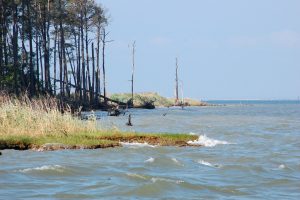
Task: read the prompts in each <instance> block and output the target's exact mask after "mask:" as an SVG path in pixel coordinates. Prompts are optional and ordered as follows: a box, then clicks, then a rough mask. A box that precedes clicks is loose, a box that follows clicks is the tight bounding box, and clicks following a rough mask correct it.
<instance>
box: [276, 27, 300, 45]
mask: <svg viewBox="0 0 300 200" xmlns="http://www.w3.org/2000/svg"><path fill="white" fill-rule="evenodd" d="M271 42H272V43H273V44H275V45H278V46H282V47H300V33H299V32H296V31H291V30H285V31H278V32H274V33H272V34H271Z"/></svg>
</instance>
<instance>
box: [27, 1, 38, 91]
mask: <svg viewBox="0 0 300 200" xmlns="http://www.w3.org/2000/svg"><path fill="white" fill-rule="evenodd" d="M30 11H31V7H30V3H29V0H27V18H28V19H27V20H28V26H29V27H28V36H29V54H30V56H29V73H30V81H29V82H30V86H29V88H30V95H31V96H34V95H36V88H35V85H36V81H35V74H34V67H33V45H32V23H31V14H30Z"/></svg>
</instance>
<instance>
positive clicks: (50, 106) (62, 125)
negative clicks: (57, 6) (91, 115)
mask: <svg viewBox="0 0 300 200" xmlns="http://www.w3.org/2000/svg"><path fill="white" fill-rule="evenodd" d="M93 131H96V124H95V121H88V122H83V121H81V120H80V119H77V118H76V117H73V116H72V113H71V110H70V109H68V108H67V109H65V110H64V114H62V113H61V111H60V109H59V102H58V101H57V99H55V98H52V97H43V98H39V99H30V98H28V96H27V95H23V96H22V97H20V98H16V97H14V96H10V95H7V94H6V93H4V92H1V93H0V136H2V137H3V136H8V135H9V136H13V135H15V136H18V135H26V136H42V135H49V134H50V135H57V136H59V135H68V134H72V133H75V132H93Z"/></svg>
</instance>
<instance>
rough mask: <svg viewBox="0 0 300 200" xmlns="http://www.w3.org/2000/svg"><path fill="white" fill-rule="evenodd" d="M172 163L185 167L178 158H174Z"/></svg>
mask: <svg viewBox="0 0 300 200" xmlns="http://www.w3.org/2000/svg"><path fill="white" fill-rule="evenodd" d="M172 161H173V162H174V163H176V164H178V165H181V166H184V165H183V164H182V163H180V162H179V161H178V160H177V159H176V158H172Z"/></svg>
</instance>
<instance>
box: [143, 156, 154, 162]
mask: <svg viewBox="0 0 300 200" xmlns="http://www.w3.org/2000/svg"><path fill="white" fill-rule="evenodd" d="M154 161H155V158H152V157H150V158H149V159H147V160H145V163H153V162H154Z"/></svg>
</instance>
